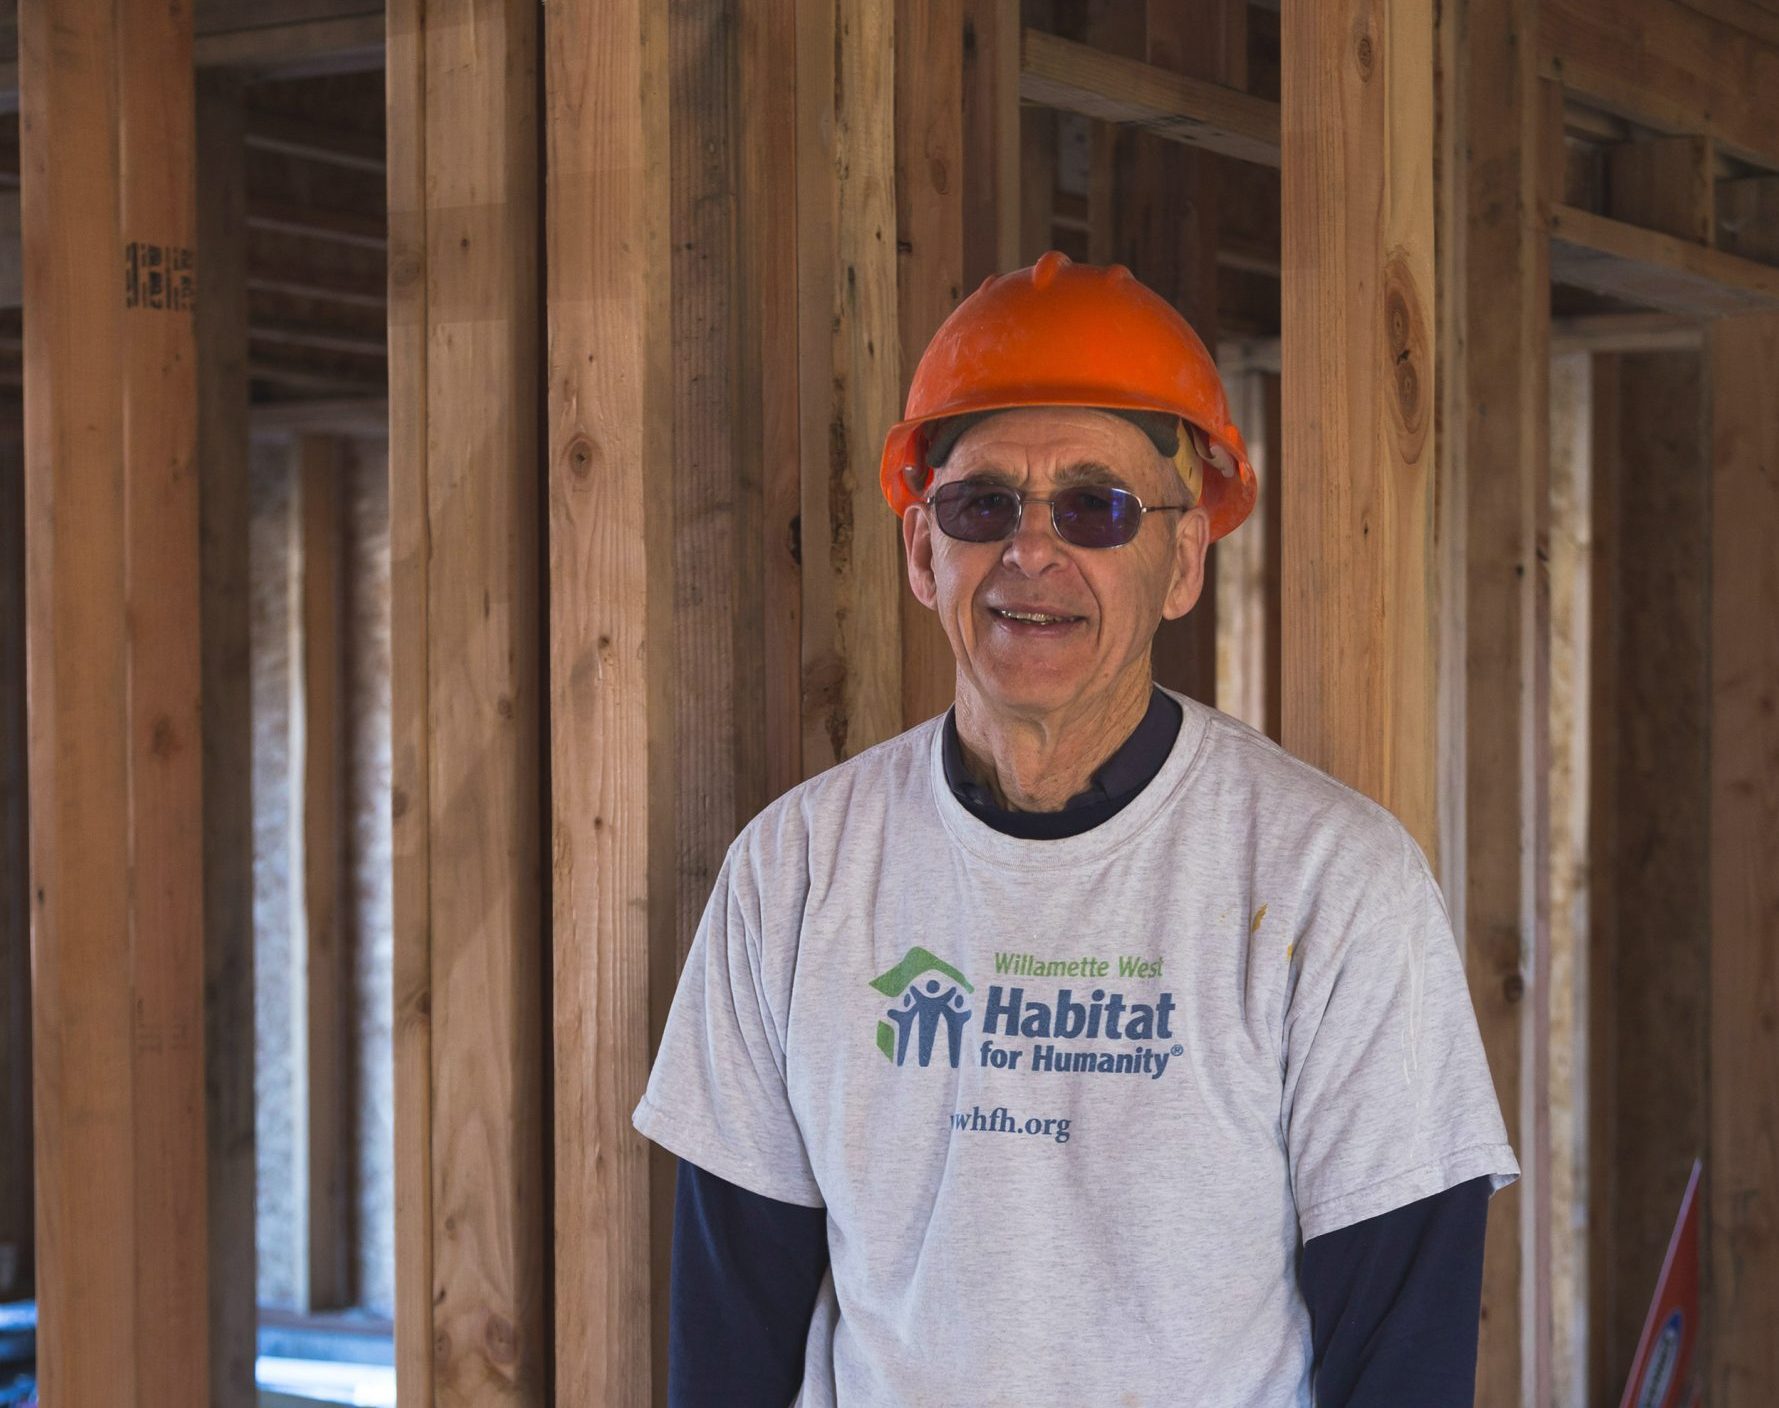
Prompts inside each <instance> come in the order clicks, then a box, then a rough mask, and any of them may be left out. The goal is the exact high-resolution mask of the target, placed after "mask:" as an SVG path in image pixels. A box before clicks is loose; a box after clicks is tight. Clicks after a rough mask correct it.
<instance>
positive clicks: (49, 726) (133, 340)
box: [20, 0, 209, 1408]
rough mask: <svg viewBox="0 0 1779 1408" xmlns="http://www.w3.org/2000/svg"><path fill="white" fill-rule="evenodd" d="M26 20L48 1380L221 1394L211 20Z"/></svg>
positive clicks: (86, 1386)
mask: <svg viewBox="0 0 1779 1408" xmlns="http://www.w3.org/2000/svg"><path fill="white" fill-rule="evenodd" d="M52 11H53V13H52ZM20 19H21V41H22V44H21V47H22V63H21V70H22V73H23V78H24V94H23V97H24V102H25V114H26V117H25V122H24V123H23V128H24V130H25V132H26V133H27V134H28V135H27V136H26V137H25V144H24V150H23V152H22V156H23V163H22V170H23V177H24V181H25V186H26V191H25V194H26V200H25V211H24V216H25V219H24V239H25V265H26V268H25V283H26V290H27V297H28V301H29V303H30V306H31V307H32V309H33V317H32V318H31V320H30V321H29V323H28V324H27V326H26V364H27V368H28V374H27V377H26V380H27V386H26V397H27V414H26V420H27V450H26V454H27V476H26V477H27V483H26V521H27V524H28V531H27V540H26V551H27V557H28V566H27V572H28V576H29V581H30V583H31V593H30V601H29V604H28V609H29V624H28V630H29V634H30V639H31V646H30V649H31V658H32V664H33V667H34V668H33V673H32V678H31V681H30V705H29V707H30V719H31V725H30V728H31V744H32V755H31V762H32V766H31V776H32V789H33V791H32V854H31V866H32V897H33V903H34V915H33V932H34V950H35V958H34V967H35V973H34V981H35V985H36V986H35V994H34V1005H33V1011H34V1037H35V1040H34V1043H33V1045H34V1051H35V1058H36V1078H37V1081H36V1088H35V1095H36V1126H37V1135H38V1142H37V1149H36V1158H37V1169H36V1172H37V1181H36V1186H37V1200H38V1209H37V1227H38V1237H37V1244H38V1246H37V1249H38V1299H39V1305H40V1314H41V1328H40V1334H39V1338H38V1366H39V1372H40V1386H41V1391H42V1394H43V1396H44V1398H45V1399H46V1400H48V1401H50V1402H54V1403H57V1404H61V1405H66V1408H82V1406H83V1405H86V1404H92V1405H99V1404H105V1405H114V1404H124V1405H137V1404H142V1405H146V1404H161V1403H195V1402H204V1401H206V1400H207V1398H208V1394H209V1388H208V1385H209V1350H208V1343H207V1341H208V1334H207V1323H208V1305H209V1296H208V1289H207V1274H206V1264H207V1259H208V1237H207V1228H206V1220H205V1165H206V1154H205V1151H206V1139H205V1121H204V1064H203V1063H204V1049H203V1020H204V1016H203V986H204V912H203V911H204V890H203V837H202V831H201V818H202V764H201V752H200V748H201V735H200V732H199V719H200V715H199V696H200V691H201V669H200V661H199V605H198V570H199V567H198V563H199V544H198V498H197V482H196V478H195V476H194V475H193V473H192V458H193V455H194V451H195V441H196V422H197V395H196V385H195V379H194V363H195V351H196V348H195V338H194V332H193V325H192V299H191V293H192V277H193V273H194V271H193V269H192V264H191V257H192V256H191V252H192V250H193V247H194V245H195V244H196V230H195V224H196V211H195V203H194V199H193V180H192V160H193V130H192V114H193V97H192V88H191V82H192V79H191V73H192V66H191V31H190V16H189V12H188V11H181V10H176V9H169V8H161V9H155V8H153V7H124V8H121V9H120V8H115V7H113V6H111V5H109V4H105V3H97V2H96V0H95V3H86V4H62V3H58V4H55V5H53V6H51V5H47V4H41V3H28V4H26V5H24V6H22V7H21V14H20ZM125 54H127V55H129V57H130V62H129V63H123V62H120V57H121V56H122V55H125ZM120 275H122V276H123V277H121V278H120ZM69 464H79V465H80V466H81V467H82V472H81V473H79V474H69V473H67V472H66V468H67V466H68V465H69ZM131 875H134V876H136V877H144V876H148V877H153V878H154V882H155V883H153V884H152V885H143V884H141V883H140V882H138V883H137V884H134V885H131V884H129V883H128V877H129V876H131Z"/></svg>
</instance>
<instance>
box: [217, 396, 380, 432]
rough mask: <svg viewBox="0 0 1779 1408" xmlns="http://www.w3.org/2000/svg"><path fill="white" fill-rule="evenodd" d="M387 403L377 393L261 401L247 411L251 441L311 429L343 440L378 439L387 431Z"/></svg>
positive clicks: (310, 430) (309, 430)
mask: <svg viewBox="0 0 1779 1408" xmlns="http://www.w3.org/2000/svg"><path fill="white" fill-rule="evenodd" d="M389 422H390V415H389V402H388V401H386V400H384V399H383V398H382V397H380V396H363V397H356V398H353V399H350V400H335V401H262V402H260V403H258V404H257V405H254V406H252V407H250V408H249V410H248V431H249V434H250V436H251V437H252V438H253V439H255V440H282V439H289V438H290V437H291V436H293V435H298V434H302V433H304V432H311V433H314V434H319V435H337V436H341V437H344V438H347V439H356V438H368V439H378V438H383V437H386V436H387V435H388V433H389V428H390V425H389Z"/></svg>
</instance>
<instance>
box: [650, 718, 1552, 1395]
mask: <svg viewBox="0 0 1779 1408" xmlns="http://www.w3.org/2000/svg"><path fill="white" fill-rule="evenodd" d="M1169 693H1170V694H1171V693H1173V692H1172V691H1169ZM1173 697H1174V698H1175V699H1176V700H1178V701H1179V703H1180V705H1181V707H1182V709H1183V710H1184V711H1185V719H1184V722H1183V723H1182V724H1181V727H1180V731H1179V735H1178V737H1177V738H1176V740H1175V742H1174V746H1173V748H1172V750H1171V751H1170V752H1169V754H1168V757H1167V760H1166V762H1165V763H1164V764H1163V765H1162V768H1161V771H1160V772H1159V773H1158V774H1157V775H1156V776H1155V778H1154V779H1153V780H1152V781H1151V782H1150V783H1149V785H1148V786H1147V787H1145V788H1144V789H1143V791H1142V792H1141V793H1140V794H1138V796H1137V797H1136V798H1135V799H1134V800H1132V801H1131V802H1130V804H1129V805H1128V806H1126V807H1125V808H1124V810H1122V811H1121V812H1119V813H1118V814H1117V815H1116V816H1114V817H1112V818H1111V819H1110V820H1108V821H1106V822H1105V823H1103V824H1102V825H1100V826H1097V827H1094V828H1093V829H1091V830H1089V831H1086V832H1083V833H1081V834H1080V835H1076V836H1070V837H1065V838H1062V839H1058V840H1042V841H1034V840H1024V839H1021V838H1018V837H1013V836H1008V835H1005V834H1003V833H1001V832H998V831H996V830H994V829H993V828H992V827H990V826H987V825H986V824H984V823H983V822H982V821H980V820H978V819H977V818H976V817H974V816H972V815H971V814H970V813H969V812H968V811H967V810H965V809H964V807H962V806H961V805H960V804H959V803H958V801H957V799H956V798H955V797H954V796H953V795H952V793H951V790H950V788H948V787H947V786H946V784H945V781H944V775H943V769H942V763H941V753H940V742H941V737H940V726H941V722H942V721H941V719H932V720H929V721H928V722H926V723H924V724H921V725H920V726H919V727H917V728H914V729H911V730H909V731H908V732H907V733H904V734H901V735H900V736H898V737H896V738H893V739H891V740H889V741H888V742H887V743H884V744H881V745H879V746H878V747H875V748H872V749H870V750H869V751H867V752H864V753H861V754H860V755H859V756H858V757H856V758H853V759H850V760H849V761H847V762H845V763H842V764H840V765H839V766H838V767H834V768H831V769H829V770H828V771H827V772H825V773H823V774H821V775H820V776H819V777H815V778H812V779H811V780H810V781H808V782H806V783H804V784H802V785H801V786H799V787H796V788H794V789H792V790H791V791H790V792H788V793H786V794H785V795H784V796H782V797H780V798H779V799H778V800H777V801H775V802H773V803H772V804H771V805H770V806H768V807H767V808H766V809H765V810H764V811H762V812H761V813H760V815H759V816H757V817H756V818H754V820H753V821H752V822H750V823H749V824H748V826H747V827H746V829H745V830H743V832H742V833H741V835H740V836H739V837H737V838H736V840H735V843H734V845H733V846H731V847H730V850H729V854H728V857H727V859H726V860H725V862H724V865H723V869H722V872H721V874H720V875H719V876H718V877H717V883H716V888H715V891H714V893H713V894H712V896H711V899H710V903H709V906H708V907H707V908H706V910H705V914H704V919H703V921H702V923H701V924H700V925H699V929H698V934H697V936H696V939H695V941H694V943H693V946H692V951H691V955H690V957H689V959H688V960H687V964H686V970H685V973H684V975H683V976H682V978H681V981H680V986H679V990H678V993H677V995H676V996H675V998H674V1003H673V1010H672V1013H671V1015H670V1017H669V1018H668V1022H667V1029H666V1033H665V1035H664V1037H663V1039H662V1044H661V1051H660V1054H659V1057H658V1058H657V1060H656V1063H655V1068H654V1072H653V1074H652V1075H651V1077H650V1080H649V1087H648V1092H647V1094H646V1095H645V1096H644V1097H643V1100H642V1103H641V1104H640V1105H639V1106H638V1107H637V1110H636V1116H635V1121H636V1127H637V1128H638V1129H640V1130H641V1131H642V1132H643V1133H644V1134H645V1135H647V1136H648V1137H649V1138H650V1139H653V1140H654V1141H656V1142H657V1143H659V1144H661V1145H663V1146H664V1147H666V1148H667V1149H670V1150H672V1151H673V1152H674V1153H676V1154H678V1155H679V1156H680V1157H682V1158H685V1159H688V1160H690V1161H691V1162H692V1163H695V1164H697V1165H699V1166H700V1167H702V1168H704V1169H707V1170H709V1171H710V1172H711V1173H714V1174H716V1175H718V1176H719V1177H721V1178H725V1179H727V1180H729V1181H730V1182H732V1183H736V1184H739V1185H740V1186H741V1187H743V1188H747V1189H750V1190H751V1191H753V1192H755V1193H759V1194H762V1195H764V1196H766V1197H769V1198H776V1199H778V1200H780V1201H783V1202H791V1203H800V1204H804V1205H806V1206H810V1207H825V1208H826V1209H827V1213H828V1244H829V1250H830V1253H831V1257H832V1263H831V1269H830V1273H829V1279H828V1282H827V1284H826V1285H825V1286H824V1287H823V1292H822V1296H821V1300H820V1302H819V1303H818V1305H817V1308H816V1315H815V1320H814V1323H813V1325H812V1326H811V1331H810V1338H809V1346H808V1354H807V1359H806V1367H805V1379H804V1384H803V1390H802V1394H801V1396H800V1398H799V1400H798V1403H799V1405H800V1408H914V1406H916V1405H918V1408H942V1406H943V1408H986V1406H987V1405H1001V1404H1004V1405H1017V1408H1049V1406H1050V1405H1054V1406H1055V1408H1065V1405H1066V1408H1094V1406H1095V1405H1101V1404H1104V1405H1116V1406H1117V1408H1139V1406H1140V1408H1177V1405H1181V1404H1193V1405H1207V1408H1208V1406H1209V1405H1215V1406H1216V1408H1249V1405H1252V1408H1280V1405H1289V1404H1303V1405H1307V1404H1308V1403H1309V1402H1310V1391H1309V1370H1310V1327H1309V1316H1308V1312H1307V1310H1306V1308H1305V1306H1304V1304H1303V1300H1302V1297H1301V1296H1300V1295H1299V1293H1298V1289H1297V1282H1296V1275H1295V1267H1296V1262H1297V1253H1298V1247H1299V1245H1300V1242H1301V1241H1304V1240H1308V1239H1309V1238H1311V1237H1316V1236H1319V1235H1320V1234H1322V1233H1324V1232H1329V1231H1332V1230H1334V1229H1336V1228H1339V1227H1344V1226H1346V1225H1348V1224H1349V1223H1353V1222H1358V1221H1360V1220H1362V1219H1364V1218H1368V1217H1374V1216H1376V1215H1378V1214H1379V1213H1384V1212H1388V1211H1389V1210H1391V1209H1392V1208H1396V1207H1400V1206H1402V1205H1403V1204H1405V1203H1409V1202H1413V1201H1415V1200H1416V1199H1419V1198H1425V1197H1428V1196H1430V1195H1432V1194H1434V1193H1438V1192H1440V1191H1442V1190H1444V1189H1446V1188H1449V1187H1452V1186H1453V1185H1455V1184H1458V1183H1462V1182H1465V1181H1466V1180H1468V1179H1472V1178H1478V1177H1481V1176H1483V1175H1485V1174H1486V1175H1490V1176H1491V1177H1492V1179H1493V1182H1494V1185H1495V1186H1496V1187H1497V1188H1499V1187H1502V1186H1505V1185H1506V1184H1507V1183H1509V1182H1511V1181H1512V1180H1513V1178H1514V1177H1515V1176H1517V1174H1518V1171H1519V1169H1518V1165H1517V1164H1516V1163H1515V1161H1514V1156H1513V1151H1512V1150H1511V1149H1510V1148H1509V1147H1508V1144H1507V1136H1506V1131H1505V1130H1504V1128H1503V1126H1502V1122H1501V1114H1500V1108H1499V1106H1498V1104H1497V1102H1496V1098H1495V1092H1494V1088H1493V1086H1492V1085H1491V1083H1490V1079H1489V1072H1488V1066H1487V1064H1486V1063H1485V1061H1484V1057H1483V1051H1482V1044H1481V1041H1480V1039H1479V1038H1478V1035H1477V1029H1476V1019H1475V1016H1474V1013H1473V1012H1472V1010H1471V1006H1470V997H1469V993H1468V991H1467V989H1466V987H1465V983H1464V972H1463V966H1462V963H1461V962H1460V960H1459V956H1458V952H1457V948H1456V945H1455V944H1454V942H1453V939H1452V933H1451V927H1450V923H1449V921H1448V919H1447V915H1446V910H1445V906H1444V902H1443V900H1442V899H1441V897H1440V893H1439V890H1438V887H1437V886H1436V885H1435V883H1434V881H1433V879H1432V877H1431V875H1430V874H1429V873H1428V870H1427V866H1426V863H1425V861H1424V860H1423V858H1422V856H1421V852H1420V849H1419V848H1418V847H1417V846H1416V845H1415V843H1414V841H1413V839H1412V838H1411V837H1410V836H1409V835H1408V834H1407V832H1405V831H1404V830H1403V828H1402V827H1401V825H1400V824H1399V823H1398V822H1397V821H1396V819H1395V818H1394V817H1393V816H1391V815H1390V813H1388V812H1387V811H1385V810H1384V809H1383V808H1381V807H1379V806H1377V805H1376V804H1375V803H1373V802H1371V801H1369V800H1368V799H1366V798H1365V797H1362V796H1361V795H1360V794H1358V793H1357V792H1354V791H1352V790H1351V789H1350V788H1347V787H1345V786H1343V785H1341V784H1340V783H1338V782H1335V781H1334V780H1333V779H1331V778H1329V777H1327V776H1326V775H1325V774H1323V773H1321V772H1318V771H1316V770H1315V769H1314V768H1312V767H1310V766H1309V765H1308V764H1306V763H1303V762H1301V761H1299V760H1298V759H1295V758H1293V757H1291V756H1290V755H1289V754H1287V753H1285V752H1284V751H1283V750H1282V749H1280V748H1279V747H1278V746H1277V745H1275V744H1273V743H1272V742H1271V741H1269V740H1268V739H1266V738H1265V737H1264V736H1263V735H1261V734H1258V733H1256V732H1254V731H1253V730H1252V729H1249V728H1247V727H1246V726H1244V725H1242V724H1240V723H1238V722H1236V721H1235V720H1234V719H1231V718H1229V717H1228V716H1227V715H1224V714H1220V713H1218V712H1217V711H1216V710H1213V709H1210V708H1207V707H1206V706H1204V705H1201V704H1198V703H1195V702H1194V701H1192V700H1190V699H1187V698H1186V697H1185V696H1183V695H1179V694H1173Z"/></svg>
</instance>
